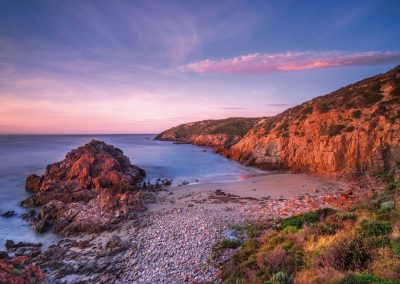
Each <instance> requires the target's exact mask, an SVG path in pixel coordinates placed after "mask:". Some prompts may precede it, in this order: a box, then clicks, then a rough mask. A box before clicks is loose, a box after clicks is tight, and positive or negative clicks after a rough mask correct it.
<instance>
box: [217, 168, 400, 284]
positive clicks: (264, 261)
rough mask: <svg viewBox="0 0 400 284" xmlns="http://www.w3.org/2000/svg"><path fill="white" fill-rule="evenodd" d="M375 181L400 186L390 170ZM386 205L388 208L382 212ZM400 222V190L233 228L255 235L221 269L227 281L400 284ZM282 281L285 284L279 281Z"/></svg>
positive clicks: (378, 176) (223, 278) (377, 175)
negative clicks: (341, 208)
mask: <svg viewBox="0 0 400 284" xmlns="http://www.w3.org/2000/svg"><path fill="white" fill-rule="evenodd" d="M375 177H377V178H379V179H380V180H382V181H383V182H384V183H386V184H397V183H398V181H396V180H395V179H394V178H393V176H392V175H391V174H390V171H383V172H379V173H376V174H375ZM387 202H389V203H390V204H391V205H390V206H389V208H385V206H383V207H384V208H382V206H381V204H385V203H387ZM387 204H388V203H387ZM399 220H400V191H398V190H397V189H395V190H393V189H389V188H388V187H387V186H386V189H385V190H384V191H382V192H380V193H377V194H375V195H374V196H372V197H371V198H370V199H365V200H363V202H362V203H360V204H356V205H355V206H353V207H352V208H350V209H349V210H346V211H335V210H332V209H328V208H324V209H320V210H316V211H310V212H306V213H303V214H300V215H297V216H292V217H289V218H285V219H282V220H276V221H273V222H271V223H269V224H266V225H265V226H264V227H263V228H256V227H254V226H251V225H246V226H237V225H231V229H235V230H237V231H239V232H245V231H246V230H248V229H249V228H252V229H250V231H251V232H252V233H251V237H249V238H248V239H247V241H245V242H244V244H243V245H242V246H241V247H240V248H238V249H237V251H236V252H235V254H234V255H233V256H232V257H231V259H230V260H229V261H228V262H226V263H225V264H224V265H223V266H222V267H221V269H222V281H223V283H235V284H236V283H237V281H240V283H257V284H258V283H260V284H261V283H310V284H312V283H337V284H340V283H386V284H394V283H400V281H399V279H400V232H398V229H396V230H395V229H394V228H395V227H394V226H395V224H398V222H399ZM396 222H397V223H396ZM246 228H247V229H246ZM275 275H280V276H279V277H278V276H277V277H276V278H274V276H275ZM281 276H282V277H281ZM283 276H284V277H283ZM277 278H279V279H283V278H284V279H285V280H284V281H286V282H282V281H283V280H282V281H281V280H279V281H281V282H279V281H278V282H276V281H275V280H276V279H277ZM274 279H275V280H274ZM274 281H275V282H274Z"/></svg>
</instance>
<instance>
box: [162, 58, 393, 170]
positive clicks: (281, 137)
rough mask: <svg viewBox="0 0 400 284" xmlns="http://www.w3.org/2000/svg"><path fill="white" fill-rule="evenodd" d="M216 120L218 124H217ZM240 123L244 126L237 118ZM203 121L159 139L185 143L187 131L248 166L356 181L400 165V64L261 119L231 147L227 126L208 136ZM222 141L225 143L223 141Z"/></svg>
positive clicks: (171, 130) (191, 138)
mask: <svg viewBox="0 0 400 284" xmlns="http://www.w3.org/2000/svg"><path fill="white" fill-rule="evenodd" d="M217 123H218V121H214V122H213V124H217ZM235 123H241V119H236V120H235V121H234V122H233V124H232V127H234V125H235ZM203 124H204V122H196V123H190V124H185V125H180V126H178V127H175V128H172V129H170V130H167V131H164V132H163V133H161V134H160V135H159V136H158V137H157V138H158V139H161V140H173V141H176V140H178V141H179V140H180V139H181V138H180V137H182V136H183V137H185V139H186V136H185V135H182V134H181V133H182V131H181V130H182V129H185V133H195V134H196V135H195V136H194V138H193V136H190V139H188V141H190V142H191V143H193V144H196V145H202V144H203V143H199V142H198V141H197V140H196V137H198V136H200V137H203V136H206V137H207V141H213V143H204V145H209V146H215V148H214V149H215V150H216V151H217V152H220V153H222V154H223V155H225V156H227V157H229V158H231V159H234V160H237V161H239V162H241V163H242V164H244V165H249V166H256V167H260V168H264V169H292V170H300V171H307V172H316V173H322V174H328V175H334V176H338V177H342V176H345V177H354V176H358V175H364V174H369V173H374V172H378V171H382V170H389V169H392V170H393V169H394V170H395V172H397V174H398V173H399V169H398V167H399V164H400V162H399V161H400V66H398V67H396V68H394V69H393V70H390V71H389V72H387V73H385V74H382V75H377V76H375V77H372V78H369V79H365V80H362V81H359V82H357V83H355V84H352V85H350V86H347V87H344V88H341V89H339V90H337V91H335V92H333V93H331V94H328V95H325V96H321V97H317V98H315V99H313V100H311V101H308V102H305V103H303V104H301V105H299V106H296V107H294V108H290V109H288V110H286V111H284V112H283V113H281V114H279V115H276V116H274V117H266V118H262V119H259V120H258V121H256V122H255V123H254V125H253V126H251V127H250V128H249V129H248V131H246V133H245V134H243V135H242V136H243V137H239V138H237V139H236V140H232V141H231V142H232V143H229V144H226V143H225V142H224V141H223V140H221V139H220V138H219V137H220V136H221V135H222V136H228V137H229V136H232V135H231V129H232V128H226V129H224V131H220V132H219V133H218V134H216V133H214V134H213V133H209V132H208V131H206V132H205V133H203V129H204V127H203ZM218 141H220V142H218Z"/></svg>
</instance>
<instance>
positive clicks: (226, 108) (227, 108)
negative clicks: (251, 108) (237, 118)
mask: <svg viewBox="0 0 400 284" xmlns="http://www.w3.org/2000/svg"><path fill="white" fill-rule="evenodd" d="M221 109H247V108H246V107H221Z"/></svg>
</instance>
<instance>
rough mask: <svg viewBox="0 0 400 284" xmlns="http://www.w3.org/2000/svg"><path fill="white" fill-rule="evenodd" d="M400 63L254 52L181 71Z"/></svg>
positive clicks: (348, 55) (386, 55) (388, 56)
mask: <svg viewBox="0 0 400 284" xmlns="http://www.w3.org/2000/svg"><path fill="white" fill-rule="evenodd" d="M399 61H400V52H381V51H371V52H343V51H322V52H321V51H303V52H286V53H254V54H248V55H241V56H237V57H232V58H228V59H219V60H210V59H206V60H203V61H199V62H194V63H190V64H187V65H186V66H184V67H182V68H181V69H182V70H184V71H192V72H196V73H238V74H246V73H250V74H251V73H256V74H257V73H273V72H285V71H300V70H310V69H319V68H332V67H340V66H360V65H379V64H385V63H393V62H399Z"/></svg>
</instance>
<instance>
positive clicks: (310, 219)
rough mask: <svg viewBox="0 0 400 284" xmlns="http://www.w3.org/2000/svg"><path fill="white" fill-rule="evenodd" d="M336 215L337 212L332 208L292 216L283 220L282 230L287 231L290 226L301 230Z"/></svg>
mask: <svg viewBox="0 0 400 284" xmlns="http://www.w3.org/2000/svg"><path fill="white" fill-rule="evenodd" d="M334 213H336V211H335V210H333V209H331V208H321V209H318V210H317V211H313V212H306V213H303V214H300V215H296V216H292V217H289V218H286V219H283V220H282V229H285V228H286V227H289V226H291V227H295V228H297V229H301V228H302V227H303V225H304V224H309V223H316V222H318V221H319V220H321V219H325V218H326V217H328V216H330V215H332V214H334Z"/></svg>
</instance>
